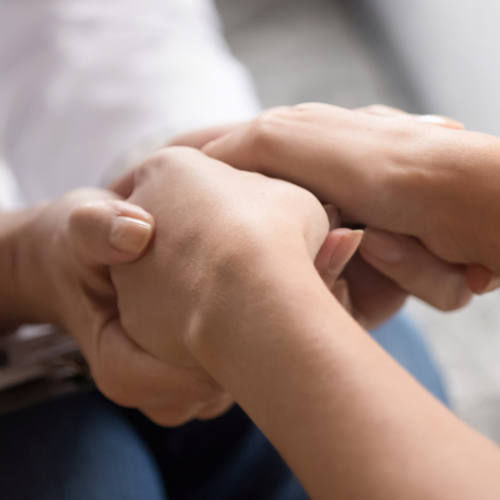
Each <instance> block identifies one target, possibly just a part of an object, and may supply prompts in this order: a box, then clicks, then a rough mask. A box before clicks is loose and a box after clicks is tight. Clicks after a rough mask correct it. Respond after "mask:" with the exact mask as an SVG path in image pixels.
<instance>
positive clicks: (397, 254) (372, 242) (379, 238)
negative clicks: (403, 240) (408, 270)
mask: <svg viewBox="0 0 500 500" xmlns="http://www.w3.org/2000/svg"><path fill="white" fill-rule="evenodd" d="M360 250H361V253H362V254H368V256H372V257H374V258H376V259H377V260H380V261H382V262H386V263H387V264H398V263H399V262H401V261H402V260H403V258H404V251H403V249H402V247H401V245H400V244H399V242H398V241H397V239H396V237H395V236H390V235H388V234H386V233H383V232H381V231H377V230H375V229H367V230H365V235H364V237H363V241H362V242H361V247H360Z"/></svg>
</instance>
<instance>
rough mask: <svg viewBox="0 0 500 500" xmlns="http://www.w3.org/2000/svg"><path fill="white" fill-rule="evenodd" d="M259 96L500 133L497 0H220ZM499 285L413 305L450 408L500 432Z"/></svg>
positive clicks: (497, 435)
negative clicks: (391, 112) (406, 113)
mask: <svg viewBox="0 0 500 500" xmlns="http://www.w3.org/2000/svg"><path fill="white" fill-rule="evenodd" d="M217 5H218V7H219V11H220V13H221V15H222V18H223V21H224V25H225V30H226V35H227V39H228V41H229V43H230V45H231V47H232V49H233V51H234V53H235V54H236V55H237V56H238V57H239V58H240V59H241V60H242V61H243V62H244V63H245V64H246V65H247V66H248V67H249V69H250V71H251V72H252V75H253V77H254V79H255V82H256V86H257V90H258V93H259V95H260V98H261V101H262V103H263V105H264V106H266V107H267V106H274V105H277V104H292V103H297V102H301V101H324V102H330V103H334V104H338V105H341V106H347V107H355V106H361V105H366V104H373V103H386V104H391V105H394V106H397V107H401V108H404V109H407V110H410V111H415V112H422V113H427V112H439V113H443V114H448V115H449V116H453V117H454V118H458V119H459V120H462V121H464V123H466V125H467V126H468V127H469V128H473V129H477V130H482V131H486V132H490V133H497V134H500V118H499V117H498V115H499V108H498V105H497V102H496V91H497V89H498V88H500V69H499V68H498V67H497V64H496V59H497V52H498V48H500V34H498V33H497V32H498V28H497V26H498V24H497V20H498V19H500V2H496V1H495V0H489V1H487V0H483V1H480V2H478V1H476V0H453V1H452V0H418V1H417V0H408V1H405V0H372V1H370V2H368V1H355V0H352V1H349V0H345V1H334V0H307V1H305V0H218V1H217ZM499 305H500V294H498V293H493V294H490V295H488V296H487V297H481V298H477V299H475V301H474V303H473V304H472V305H471V306H469V307H468V308H467V309H465V310H464V311H460V312H455V313H448V314H444V313H439V312H436V311H434V310H431V309H430V308H429V307H427V306H425V305H424V304H422V303H420V302H418V301H417V300H412V301H410V303H409V305H408V306H407V309H408V312H409V313H410V314H411V315H412V316H413V317H414V319H415V321H416V322H417V323H418V324H419V325H421V326H422V327H423V330H424V331H425V334H426V337H427V339H428V341H429V342H430V343H431V345H432V346H433V347H434V351H435V354H436V357H437V358H438V360H439V362H440V363H441V366H442V367H443V372H444V374H445V377H446V379H447V382H448V387H449V389H450V393H451V396H452V400H453V405H454V408H455V410H456V411H457V413H458V414H459V415H460V416H461V417H462V418H464V419H465V420H466V421H467V422H469V423H470V424H471V425H473V426H475V427H476V428H478V429H479V430H481V431H482V432H484V433H486V434H487V435H489V436H490V437H491V438H493V439H495V440H496V441H497V442H500V363H499V362H498V357H499V354H500V335H499V334H500V312H499Z"/></svg>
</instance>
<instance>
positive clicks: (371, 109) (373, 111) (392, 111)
mask: <svg viewBox="0 0 500 500" xmlns="http://www.w3.org/2000/svg"><path fill="white" fill-rule="evenodd" d="M356 111H360V112H361V113H368V114H370V115H377V116H395V115H408V114H409V113H407V112H406V111H403V110H402V109H399V108H394V107H392V106H387V105H385V104H371V105H370V106H363V107H362V108H356Z"/></svg>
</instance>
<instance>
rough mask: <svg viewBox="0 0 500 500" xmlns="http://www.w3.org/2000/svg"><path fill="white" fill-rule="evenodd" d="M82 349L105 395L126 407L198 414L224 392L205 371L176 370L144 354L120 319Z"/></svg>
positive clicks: (112, 322) (84, 344)
mask: <svg viewBox="0 0 500 500" xmlns="http://www.w3.org/2000/svg"><path fill="white" fill-rule="evenodd" d="M82 347H83V350H84V353H85V356H86V358H87V359H88V360H89V364H90V367H91V370H92V375H93V376H94V378H95V381H96V383H97V386H98V387H99V389H100V390H101V392H102V393H103V394H104V395H105V396H107V397H108V398H109V399H111V400H112V401H114V402H115V403H117V404H119V405H122V406H127V407H145V408H158V407H167V406H168V407H169V408H172V409H174V410H179V409H181V410H182V411H185V412H190V411H191V408H194V409H193V414H195V413H196V412H197V411H199V410H200V409H201V408H202V407H203V405H204V404H206V402H207V401H213V400H214V399H216V398H217V397H219V395H220V394H221V392H222V390H221V388H220V387H219V386H218V384H216V383H215V382H214V381H213V380H212V379H210V377H209V376H208V375H206V374H205V373H204V372H202V371H201V370H195V369H183V368H176V367H172V366H169V365H168V364H166V363H163V362H162V361H159V360H158V359H156V358H155V357H153V356H151V355H150V354H148V353H147V352H145V351H143V350H142V349H141V348H140V347H139V346H138V345H137V344H135V343H134V342H133V341H132V340H131V339H130V338H129V337H128V336H127V335H126V334H125V333H124V332H123V330H122V328H121V326H120V323H119V322H118V321H117V320H113V321H110V322H109V323H108V324H106V325H105V326H104V328H103V329H102V330H101V332H100V333H99V335H98V336H97V337H96V338H94V339H93V344H92V345H89V344H88V342H87V343H83V345H82ZM166 401H167V402H168V404H166Z"/></svg>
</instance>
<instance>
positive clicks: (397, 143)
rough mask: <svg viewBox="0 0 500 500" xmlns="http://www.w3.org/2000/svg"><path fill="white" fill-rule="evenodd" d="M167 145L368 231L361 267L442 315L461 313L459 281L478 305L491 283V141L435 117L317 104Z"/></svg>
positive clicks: (499, 207)
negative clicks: (306, 194) (239, 171)
mask: <svg viewBox="0 0 500 500" xmlns="http://www.w3.org/2000/svg"><path fill="white" fill-rule="evenodd" d="M436 125H439V126H436ZM174 142H176V143H188V144H191V145H194V146H196V147H200V148H202V149H203V151H204V152H205V153H206V154H208V155H209V156H212V157H214V158H218V159H220V160H222V161H226V162H228V163H230V164H231V165H234V166H235V167H237V168H243V169H247V170H252V171H253V170H256V171H259V172H263V173H266V174H269V175H271V176H276V177H279V178H284V179H288V180H290V181H292V182H294V183H297V184H299V185H302V186H305V187H306V188H307V189H310V190H311V191H312V192H313V193H315V194H316V195H317V196H318V197H320V198H321V199H322V200H323V201H328V202H330V203H333V204H334V205H335V206H337V207H338V208H339V209H340V211H341V213H342V214H343V216H344V219H345V220H350V221H354V222H359V223H362V224H366V225H368V226H369V229H368V231H366V235H365V238H364V241H363V244H362V246H361V254H362V255H363V259H364V261H365V262H366V263H369V264H370V265H371V267H372V268H374V269H377V270H378V271H379V272H380V273H381V274H383V275H384V276H387V277H389V278H391V279H392V280H393V281H394V282H395V283H397V284H398V285H399V286H400V287H401V288H403V289H404V290H406V291H408V292H410V293H412V294H414V295H417V296H418V297H420V298H422V299H423V300H426V301H427V302H429V303H430V304H432V305H434V306H436V307H438V308H440V309H444V310H448V309H453V308H455V307H457V306H460V305H463V304H465V303H466V302H467V294H466V292H465V291H464V287H463V283H464V279H465V280H466V282H467V283H468V285H469V287H470V288H471V289H472V290H473V291H474V292H476V293H482V292H484V291H488V290H490V289H493V288H495V287H496V285H497V283H498V280H497V279H495V278H494V275H497V274H498V273H499V272H500V268H499V264H498V261H497V255H498V250H499V249H498V247H499V246H500V240H499V238H498V237H497V235H498V232H497V231H496V220H497V219H498V216H499V214H498V213H497V212H499V211H500V204H499V203H498V193H497V188H496V186H498V185H499V183H498V182H497V181H498V179H497V177H499V176H500V168H499V162H500V140H499V139H497V138H495V137H491V136H487V135H484V134H479V133H474V132H468V131H465V130H463V129H462V128H461V126H460V124H457V122H453V121H450V120H449V119H445V118H442V117H434V116H425V117H418V116H413V115H407V114H405V113H402V112H400V111H397V110H392V109H391V108H386V107H381V106H375V107H370V108H366V109H362V110H355V111H350V110H346V109H342V108H338V107H335V106H331V105H326V104H315V103H313V104H303V105H298V106H293V107H283V108H276V109H271V110H269V111H266V112H264V113H262V115H260V116H259V117H257V118H256V119H255V120H252V121H250V122H248V123H243V124H237V125H229V126H227V127H218V128H215V129H211V130H206V131H201V132H198V133H192V134H187V135H186V136H184V137H180V138H178V139H177V140H176V141H174ZM394 235H397V236H394ZM497 240H498V241H497ZM390 250H392V251H390ZM391 255H392V257H393V258H392V259H390V258H389V257H390V256H391ZM384 257H386V258H384ZM423 268H425V269H429V271H430V272H429V273H427V274H426V273H422V272H421V269H423ZM438 276H439V278H438ZM426 278H428V279H426Z"/></svg>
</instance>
